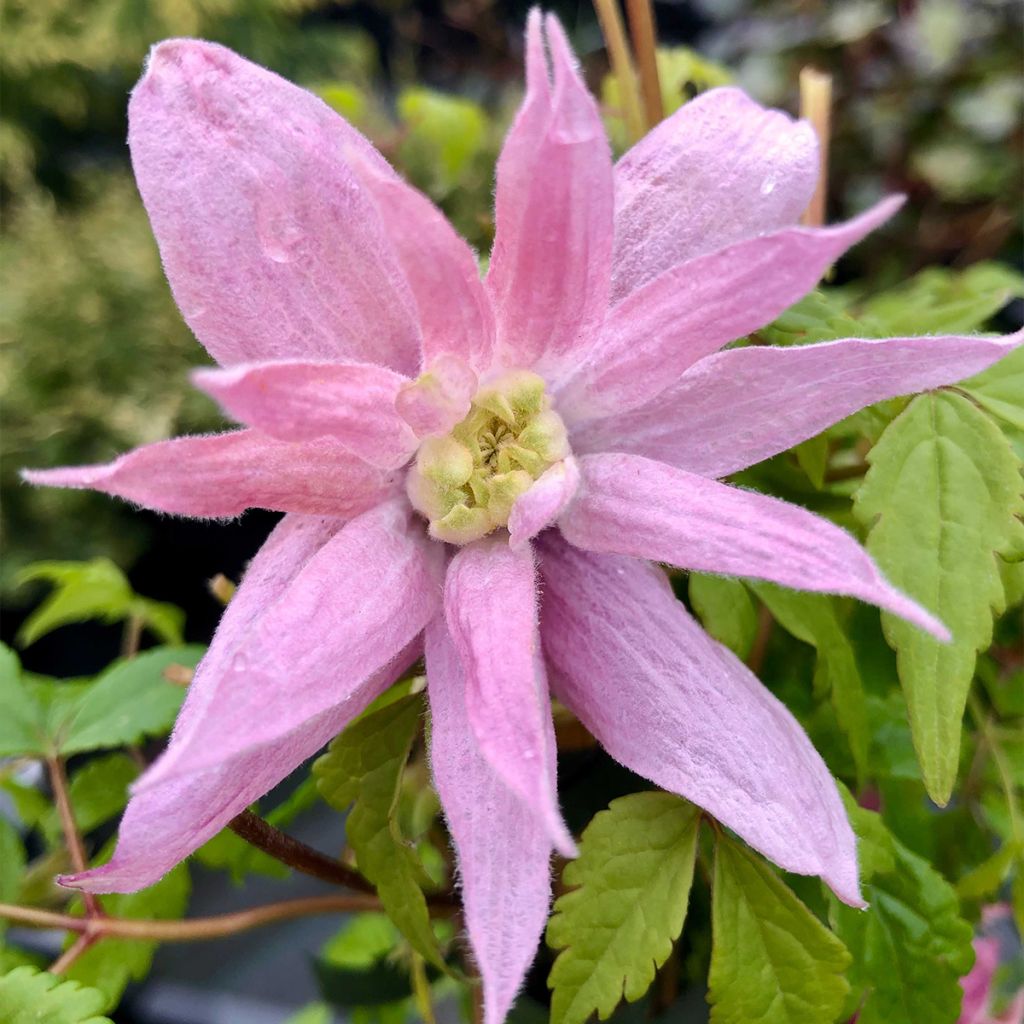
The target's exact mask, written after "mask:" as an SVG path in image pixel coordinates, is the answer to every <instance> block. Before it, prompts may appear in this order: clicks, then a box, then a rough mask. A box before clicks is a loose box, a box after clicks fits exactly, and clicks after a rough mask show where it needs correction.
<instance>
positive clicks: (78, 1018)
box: [0, 967, 111, 1024]
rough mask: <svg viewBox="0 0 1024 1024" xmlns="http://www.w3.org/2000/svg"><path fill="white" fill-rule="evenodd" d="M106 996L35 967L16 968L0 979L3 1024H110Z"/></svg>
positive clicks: (0, 1011)
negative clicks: (104, 1013)
mask: <svg viewBox="0 0 1024 1024" xmlns="http://www.w3.org/2000/svg"><path fill="white" fill-rule="evenodd" d="M103 1003H104V999H103V994H102V993H101V992H97V991H96V990H95V989H91V988H82V987H81V986H80V985H78V984H77V983H76V982H74V981H62V980H61V979H60V978H58V977H57V976H56V975H55V974H48V973H47V972H46V971H40V970H38V969H36V968H33V967H16V968H15V969H14V970H13V971H10V972H9V973H8V974H5V975H4V976H3V977H0V1020H2V1021H3V1022H4V1024H111V1020H110V1018H109V1017H100V1016H97V1014H98V1013H99V1012H100V1011H101V1010H102V1007H103Z"/></svg>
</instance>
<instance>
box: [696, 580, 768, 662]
mask: <svg viewBox="0 0 1024 1024" xmlns="http://www.w3.org/2000/svg"><path fill="white" fill-rule="evenodd" d="M690 603H691V604H692V605H693V610H694V611H695V612H696V613H697V616H698V618H699V619H700V621H701V624H702V625H703V626H704V628H705V629H706V630H707V631H708V632H709V633H710V634H711V635H712V636H713V637H714V638H715V639H716V640H718V641H719V642H720V643H723V644H725V646H726V647H728V648H729V649H730V650H731V651H733V652H734V653H735V654H737V655H738V656H739V657H740V658H744V659H746V657H747V655H749V654H750V649H751V648H752V647H753V646H754V638H755V637H756V636H757V609H756V608H755V607H754V602H753V601H752V600H751V598H750V593H749V592H748V590H747V588H746V587H745V586H744V585H743V584H742V583H741V582H740V581H739V580H734V579H728V578H726V577H724V576H707V575H705V574H703V573H697V572H692V573H690Z"/></svg>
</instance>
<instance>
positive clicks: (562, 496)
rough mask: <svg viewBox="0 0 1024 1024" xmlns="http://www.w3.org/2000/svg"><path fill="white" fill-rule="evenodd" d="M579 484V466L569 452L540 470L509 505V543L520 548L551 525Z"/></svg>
mask: <svg viewBox="0 0 1024 1024" xmlns="http://www.w3.org/2000/svg"><path fill="white" fill-rule="evenodd" d="M579 486H580V471H579V467H578V466H577V465H576V460H575V459H574V458H573V457H572V456H571V455H570V456H569V457H568V458H566V459H562V461H561V462H556V463H555V464H554V465H553V466H552V467H551V468H550V469H548V470H545V471H544V472H543V473H541V475H540V476H539V477H538V478H537V481H536V483H534V485H533V486H532V487H531V488H530V489H529V490H528V491H527V492H526V493H525V494H522V495H520V496H519V497H518V498H516V500H515V502H514V503H513V505H512V513H511V515H509V517H508V533H509V544H510V546H511V547H513V548H519V547H521V546H522V545H524V544H526V543H527V542H528V541H531V540H533V538H534V537H536V536H537V534H538V533H540V531H541V530H544V529H547V527H549V526H551V524H552V523H554V522H555V520H556V519H557V518H558V517H559V516H560V515H561V514H562V512H564V511H565V509H566V508H567V507H568V505H569V502H570V501H572V499H573V498H574V497H575V496H576V491H577V490H578V489H579Z"/></svg>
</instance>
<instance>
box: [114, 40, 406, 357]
mask: <svg viewBox="0 0 1024 1024" xmlns="http://www.w3.org/2000/svg"><path fill="white" fill-rule="evenodd" d="M128 115H129V133H128V142H129V145H130V147H131V154H132V165H133V167H134V169H135V177H136V181H137V182H138V185H139V191H140V192H141V193H142V198H143V201H144V202H145V204H146V209H147V211H148V213H149V218H150V221H151V223H152V225H153V231H154V233H155V234H156V237H157V241H158V243H159V245H160V255H161V257H162V259H163V264H164V269H165V270H166V272H167V277H168V279H169V280H170V283H171V288H172V290H173V291H174V297H175V299H176V300H177V302H178V306H179V307H180V309H181V311H182V314H183V315H184V317H185V319H186V321H188V324H189V326H190V327H191V328H192V330H193V331H194V332H195V334H196V336H197V337H198V338H199V340H200V341H201V342H202V343H203V344H204V345H205V346H206V348H207V350H208V351H209V352H210V354H211V355H212V356H213V357H214V358H215V359H216V360H217V361H218V362H219V363H222V364H232V363H240V362H251V361H254V360H264V359H277V358H290V359H294V358H311V359H331V360H356V361H360V362H378V363H382V364H384V365H387V366H390V367H391V368H392V369H395V370H398V371H400V372H403V373H415V372H416V369H417V366H418V364H419V360H420V330H419V325H418V318H417V309H416V303H415V301H414V298H413V295H412V292H411V290H410V287H409V284H408V282H407V281H406V279H405V275H404V273H403V272H402V269H401V267H400V265H399V263H398V259H397V257H396V255H395V252H394V248H393V246H392V244H391V241H390V239H389V238H388V234H387V231H386V229H385V227H384V224H383V223H382V221H381V218H380V216H379V214H378V211H377V206H376V203H375V200H374V198H373V196H372V194H371V193H370V192H369V191H368V190H367V189H366V187H365V186H364V185H363V184H362V182H361V181H360V178H359V176H358V175H357V174H356V173H355V172H354V171H353V169H352V167H351V166H350V165H349V163H348V162H347V160H346V156H345V154H346V151H348V150H352V151H353V152H355V153H356V154H359V153H364V154H365V153H366V152H367V151H369V152H371V153H372V152H373V150H372V147H370V145H369V143H368V142H366V140H365V139H364V138H363V137H362V136H361V135H359V133H358V132H356V131H355V129H353V128H351V127H350V126H349V125H348V124H346V122H345V121H344V120H342V118H341V117H339V115H338V114H336V113H335V112H334V111H333V110H331V108H330V107H328V106H327V104H326V103H323V102H322V101H321V100H319V99H318V98H317V97H315V96H313V95H312V93H309V92H306V91H305V90H304V89H300V88H298V86H295V85H292V84H291V83H290V82H286V81H285V80H284V79H283V78H279V77H278V76H277V75H275V74H272V73H271V72H269V71H266V70H265V69H263V68H261V67H258V66H257V65H255V64H252V63H250V62H249V61H247V60H244V59H243V58H242V57H239V56H238V55H237V54H235V53H232V52H231V51H230V50H228V49H225V48H224V47H222V46H218V45H216V44H214V43H206V42H200V41H198V40H191V39H171V40H168V41H167V42H163V43H160V44H159V45H158V46H156V47H154V49H153V50H152V51H151V53H150V56H149V62H148V64H147V67H146V72H145V74H144V75H143V77H142V80H141V81H140V82H139V84H138V85H137V86H136V88H135V91H134V92H133V93H132V99H131V104H130V106H129V111H128ZM369 159H371V158H370V157H364V160H369Z"/></svg>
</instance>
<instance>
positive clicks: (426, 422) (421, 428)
mask: <svg viewBox="0 0 1024 1024" xmlns="http://www.w3.org/2000/svg"><path fill="white" fill-rule="evenodd" d="M478 383H479V380H478V377H477V375H476V373H475V372H474V371H473V368H472V367H471V366H470V365H469V363H467V362H466V360H464V359H462V358H460V357H459V356H456V355H441V356H438V357H437V358H436V359H433V360H432V361H431V362H430V363H429V364H428V365H427V367H426V369H425V370H424V372H423V373H422V374H420V376H419V377H417V378H416V380H414V381H409V383H408V384H406V385H404V386H403V387H402V388H401V390H400V391H399V392H398V394H397V395H396V396H395V402H394V405H395V409H396V411H397V412H398V415H399V416H401V417H402V419H404V420H405V422H406V423H407V424H408V425H409V427H410V429H411V430H412V432H413V434H414V435H415V436H416V437H418V438H420V437H426V436H427V435H429V434H447V433H448V431H449V430H451V429H452V427H454V426H455V425H456V424H457V423H459V422H460V421H461V420H463V419H465V417H466V416H467V415H468V414H469V408H470V403H471V402H472V400H473V395H475V394H476V390H477V384H478Z"/></svg>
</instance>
